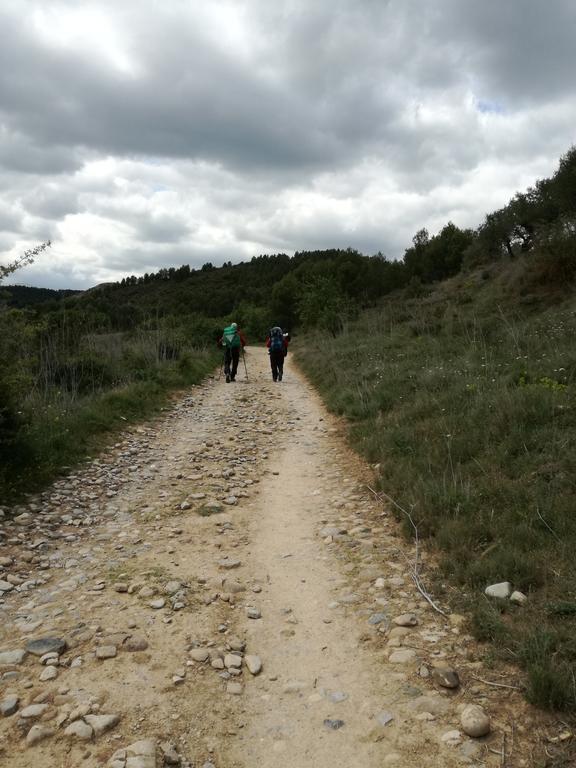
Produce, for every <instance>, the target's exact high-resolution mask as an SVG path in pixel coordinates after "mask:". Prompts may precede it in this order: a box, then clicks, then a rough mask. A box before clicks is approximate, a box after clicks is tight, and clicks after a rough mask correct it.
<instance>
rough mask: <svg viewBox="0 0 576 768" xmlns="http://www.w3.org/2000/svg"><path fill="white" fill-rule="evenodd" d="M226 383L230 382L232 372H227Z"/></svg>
mask: <svg viewBox="0 0 576 768" xmlns="http://www.w3.org/2000/svg"><path fill="white" fill-rule="evenodd" d="M226 384H230V374H229V373H227V374H226Z"/></svg>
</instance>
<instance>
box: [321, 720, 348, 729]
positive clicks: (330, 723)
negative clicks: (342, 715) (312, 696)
mask: <svg viewBox="0 0 576 768" xmlns="http://www.w3.org/2000/svg"><path fill="white" fill-rule="evenodd" d="M344 724H345V723H344V720H332V719H330V718H327V719H326V720H324V725H325V726H326V728H329V729H330V730H332V731H337V730H339V729H340V728H342V727H343V726H344Z"/></svg>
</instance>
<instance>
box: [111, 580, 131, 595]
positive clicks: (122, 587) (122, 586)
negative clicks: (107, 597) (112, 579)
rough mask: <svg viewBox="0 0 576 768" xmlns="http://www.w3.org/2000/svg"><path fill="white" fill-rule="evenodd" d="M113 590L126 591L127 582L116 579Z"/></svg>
mask: <svg viewBox="0 0 576 768" xmlns="http://www.w3.org/2000/svg"><path fill="white" fill-rule="evenodd" d="M114 591H115V592H128V584H126V582H124V581H118V582H116V584H114Z"/></svg>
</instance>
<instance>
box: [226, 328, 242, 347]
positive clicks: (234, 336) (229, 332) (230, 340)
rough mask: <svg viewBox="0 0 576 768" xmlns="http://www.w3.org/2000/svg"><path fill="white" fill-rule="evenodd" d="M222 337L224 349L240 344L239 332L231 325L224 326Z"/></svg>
mask: <svg viewBox="0 0 576 768" xmlns="http://www.w3.org/2000/svg"><path fill="white" fill-rule="evenodd" d="M222 338H223V340H224V346H225V347H226V349H235V348H237V347H239V346H240V334H239V333H238V329H237V328H233V327H232V326H231V325H229V326H228V327H227V328H224V333H223V334H222Z"/></svg>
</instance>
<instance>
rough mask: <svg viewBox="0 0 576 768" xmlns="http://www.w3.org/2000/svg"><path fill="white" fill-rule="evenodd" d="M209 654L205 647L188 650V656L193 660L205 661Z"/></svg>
mask: <svg viewBox="0 0 576 768" xmlns="http://www.w3.org/2000/svg"><path fill="white" fill-rule="evenodd" d="M209 656H210V653H209V651H208V650H207V649H206V648H192V650H191V651H190V657H191V658H192V659H194V661H199V662H202V661H206V660H207V658H208V657H209Z"/></svg>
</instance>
